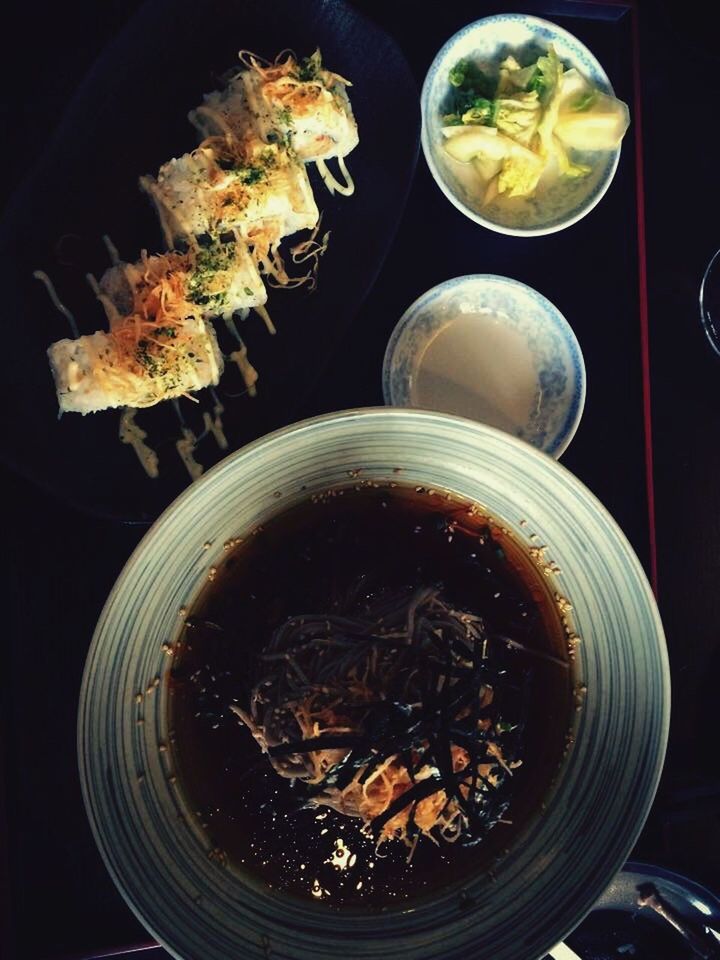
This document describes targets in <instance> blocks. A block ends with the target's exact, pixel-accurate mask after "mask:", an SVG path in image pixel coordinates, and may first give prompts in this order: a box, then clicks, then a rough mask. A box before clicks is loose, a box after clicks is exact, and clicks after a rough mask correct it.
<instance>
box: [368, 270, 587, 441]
mask: <svg viewBox="0 0 720 960" xmlns="http://www.w3.org/2000/svg"><path fill="white" fill-rule="evenodd" d="M481 311H484V312H489V313H490V314H492V315H494V317H496V318H497V322H498V323H503V324H504V325H506V326H507V327H508V329H509V331H512V334H513V342H514V343H515V344H518V345H519V344H522V349H523V350H524V351H526V354H527V359H528V360H529V366H530V369H531V370H532V377H533V378H534V382H532V383H523V384H522V385H521V387H522V389H523V391H524V392H525V393H526V394H527V396H528V398H530V396H532V403H529V404H527V407H526V416H525V417H524V418H523V419H522V420H517V421H512V422H511V421H509V420H508V421H506V422H500V420H495V421H494V422H491V423H490V426H496V427H499V428H501V429H504V430H506V431H507V432H509V433H512V434H513V435H514V436H516V437H519V438H520V439H521V440H526V441H527V442H528V443H531V444H532V445H533V446H534V447H537V448H538V449H539V450H542V451H544V452H545V453H549V454H551V455H552V456H555V457H559V456H560V455H561V454H562V453H563V452H564V451H565V450H566V449H567V447H568V445H569V443H570V440H571V439H572V437H573V436H574V434H575V431H576V429H577V426H578V424H579V422H580V418H581V416H582V411H583V407H584V403H585V364H584V361H583V357H582V352H581V350H580V345H579V344H578V341H577V338H576V337H575V334H574V333H573V330H572V328H571V327H570V325H569V323H568V322H567V320H566V319H565V318H564V317H563V315H562V314H561V313H560V311H559V310H558V309H557V308H556V307H555V306H554V305H553V304H552V303H551V302H550V301H549V300H548V299H547V298H546V297H544V296H542V294H540V293H538V292H537V291H536V290H533V289H532V287H528V286H527V285H526V284H524V283H520V282H519V281H517V280H510V279H508V278H507V277H498V276H494V275H492V274H477V275H472V276H467V277H458V278H456V279H454V280H447V281H446V282H445V283H441V284H439V285H438V286H437V287H433V288H432V289H431V290H429V291H428V292H427V293H425V294H423V295H422V296H421V297H420V298H419V299H418V300H416V301H415V303H413V304H412V306H411V307H409V308H408V310H407V311H406V312H405V313H404V314H403V316H402V317H401V319H400V321H399V322H398V324H397V326H396V327H395V329H394V331H393V333H392V335H391V337H390V340H389V342H388V346H387V349H386V352H385V360H384V363H383V374H382V376H383V396H384V399H385V403H386V404H388V405H389V406H395V407H418V406H421V404H420V403H419V402H418V400H417V398H416V397H415V396H414V386H415V383H416V379H417V371H418V368H419V366H420V364H421V361H422V358H423V354H424V353H425V350H426V349H427V347H428V344H429V343H430V342H431V341H432V340H433V339H434V338H435V337H436V336H437V334H438V333H439V332H440V331H441V330H442V329H443V328H444V327H445V326H446V325H447V324H448V323H449V322H450V321H451V320H452V319H455V318H457V317H458V316H460V315H461V314H471V315H473V314H479V313H480V312H481ZM482 335H483V328H482V326H480V325H479V326H478V337H479V338H481V337H482ZM506 361H507V358H506V357H504V356H502V355H499V356H498V357H497V363H498V365H499V366H501V365H502V364H503V363H504V362H506ZM514 375H515V372H514V371H513V369H511V368H510V367H509V366H508V377H512V376H514ZM443 409H444V410H445V412H447V413H459V412H461V411H458V410H452V409H450V408H449V407H447V408H446V407H443Z"/></svg>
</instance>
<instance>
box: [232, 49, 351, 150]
mask: <svg viewBox="0 0 720 960" xmlns="http://www.w3.org/2000/svg"><path fill="white" fill-rule="evenodd" d="M249 63H250V69H248V70H244V71H242V72H241V73H240V74H239V76H238V78H237V79H236V80H234V81H233V82H232V83H231V84H230V85H229V87H228V88H227V91H226V98H227V99H228V100H229V101H230V102H231V103H236V102H237V101H238V96H237V94H236V92H235V91H236V89H237V86H238V84H242V87H243V88H244V92H245V100H246V102H247V105H248V107H249V113H250V114H251V115H252V116H253V118H254V122H255V124H256V127H257V129H258V132H259V134H260V136H261V137H262V139H263V140H265V141H266V142H272V140H273V138H278V137H280V138H281V139H285V140H286V142H288V143H289V144H291V146H292V149H293V150H294V151H295V154H296V155H297V157H298V159H300V160H302V161H303V162H305V163H309V162H312V161H317V160H329V159H330V158H332V157H345V156H347V154H348V153H350V151H351V150H353V149H354V148H355V147H356V146H357V144H358V131H357V124H356V123H355V117H354V116H353V112H352V107H351V106H350V100H349V99H348V96H347V93H346V89H345V88H346V87H347V86H348V85H349V84H348V82H347V81H346V80H344V79H343V78H342V77H340V76H338V75H337V74H335V73H331V72H330V71H329V70H325V69H324V68H323V66H322V62H321V59H320V52H319V51H316V52H315V53H314V54H313V55H312V57H308V58H307V59H305V60H302V61H300V62H298V61H297V60H295V58H294V57H292V56H288V57H287V59H285V60H284V61H283V62H281V63H276V64H271V65H269V66H265V67H263V66H261V65H260V64H259V63H258V61H257V60H256V59H254V58H250V61H249Z"/></svg>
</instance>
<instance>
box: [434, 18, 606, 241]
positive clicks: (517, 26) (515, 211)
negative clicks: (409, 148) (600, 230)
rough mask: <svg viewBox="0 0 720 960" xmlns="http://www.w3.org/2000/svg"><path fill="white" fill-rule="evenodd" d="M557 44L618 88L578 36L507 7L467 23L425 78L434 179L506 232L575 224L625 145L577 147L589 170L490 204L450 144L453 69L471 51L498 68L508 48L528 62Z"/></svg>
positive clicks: (567, 58)
mask: <svg viewBox="0 0 720 960" xmlns="http://www.w3.org/2000/svg"><path fill="white" fill-rule="evenodd" d="M550 44H552V45H553V46H554V48H555V50H556V52H557V54H558V56H559V57H560V59H561V60H562V61H563V63H564V64H565V65H566V66H567V67H575V68H576V69H577V70H578V71H579V72H580V73H582V74H583V76H584V77H585V78H586V79H587V80H589V81H590V82H591V83H592V84H593V85H594V86H595V87H597V88H598V89H600V90H602V91H603V92H604V93H608V94H612V93H613V89H612V86H611V84H610V81H609V79H608V76H607V74H606V73H605V71H604V70H603V68H602V67H601V65H600V63H599V62H598V60H597V59H596V58H595V57H594V56H593V54H592V53H591V52H590V51H589V50H588V48H587V47H586V46H585V45H584V44H583V43H581V42H580V41H579V40H578V39H577V37H574V36H573V35H572V34H571V33H568V31H567V30H564V29H563V28H562V27H559V26H557V25H556V24H554V23H550V22H549V21H547V20H542V19H540V18H539V17H532V16H527V15H526V14H519V13H501V14H498V15H497V16H492V17H485V18H484V19H482V20H477V21H476V22H475V23H470V24H468V25H467V26H466V27H463V28H462V30H460V31H458V33H456V34H455V36H453V37H451V38H450V39H449V40H448V41H447V43H446V44H445V45H444V46H443V47H442V49H441V50H440V52H439V53H438V54H437V56H436V57H435V59H434V60H433V62H432V64H431V66H430V69H429V70H428V73H427V76H426V77H425V82H424V84H423V88H422V94H421V101H420V102H421V107H422V148H423V152H424V154H425V159H426V161H427V163H428V166H429V167H430V172H431V173H432V175H433V177H434V178H435V182H436V183H437V185H438V186H439V187H440V189H441V190H442V192H443V193H444V194H445V196H446V197H447V198H448V200H450V201H451V202H452V203H454V204H455V206H456V207H457V208H458V210H461V211H462V212H463V213H464V214H465V215H466V216H468V217H470V219H471V220H475V222H476V223H480V224H482V225H483V226H484V227H488V228H489V229H490V230H495V231H497V232H499V233H507V234H511V235H514V236H540V235H542V234H547V233H555V232H556V231H558V230H564V229H565V227H569V226H571V225H572V224H573V223H576V222H577V221H578V220H580V219H581V218H582V217H584V216H585V215H586V214H587V213H589V212H590V211H591V210H592V209H593V207H594V206H595V205H596V204H597V203H599V202H600V200H601V199H602V197H603V195H604V194H605V192H606V191H607V189H608V187H609V186H610V183H611V181H612V179H613V177H614V175H615V170H616V169H617V165H618V162H619V160H620V148H619V147H618V148H617V149H616V150H611V151H593V152H588V153H583V154H578V155H577V156H576V158H575V159H576V161H577V162H578V163H582V164H587V165H588V166H590V168H591V172H590V173H589V175H587V176H585V177H578V178H570V177H560V178H551V179H549V180H545V182H544V181H543V180H541V182H540V184H539V186H538V188H537V190H536V191H535V193H534V194H533V195H532V196H530V197H527V198H526V197H517V198H513V199H508V198H505V197H499V198H496V199H495V200H493V201H492V202H490V203H488V204H484V203H483V202H482V196H481V192H480V191H479V183H478V179H477V175H475V174H474V173H473V172H472V169H471V165H470V164H467V163H459V162H458V161H457V160H454V159H452V158H451V157H450V156H449V155H448V154H447V153H446V151H445V150H444V149H443V134H442V126H443V124H442V116H443V115H444V114H445V113H447V109H446V106H445V101H446V100H447V96H448V92H449V91H450V84H449V81H448V75H449V73H450V70H451V69H452V68H453V67H454V66H455V65H456V63H457V62H458V61H459V60H462V59H464V58H468V59H470V60H471V61H473V62H474V63H476V64H477V65H479V66H481V67H485V68H486V69H487V71H488V73H490V74H491V75H492V74H497V69H498V66H499V64H500V61H501V60H503V59H504V58H505V57H506V56H508V55H509V54H513V55H514V56H516V57H517V59H518V60H519V61H520V62H521V63H523V64H524V63H529V62H532V61H533V60H534V59H536V58H537V57H538V56H539V55H540V54H542V53H545V52H546V51H547V49H548V46H549V45H550Z"/></svg>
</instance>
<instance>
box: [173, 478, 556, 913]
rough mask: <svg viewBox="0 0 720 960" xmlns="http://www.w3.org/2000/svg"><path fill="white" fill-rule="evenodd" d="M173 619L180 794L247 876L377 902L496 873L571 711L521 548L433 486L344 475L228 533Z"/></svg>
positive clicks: (537, 577) (547, 600) (537, 805)
mask: <svg viewBox="0 0 720 960" xmlns="http://www.w3.org/2000/svg"><path fill="white" fill-rule="evenodd" d="M240 537H242V538H243V539H242V540H238V541H237V542H236V541H233V543H231V544H229V545H228V551H227V554H226V556H225V558H224V560H223V562H222V563H220V564H219V565H218V566H217V572H216V574H215V576H214V578H213V579H212V582H209V583H208V584H207V586H206V587H205V589H204V591H203V592H202V594H201V595H200V597H199V598H198V600H197V602H196V603H195V605H194V607H193V609H192V610H191V611H190V613H189V615H188V617H187V621H186V623H187V626H186V628H185V631H184V634H183V637H182V639H181V642H180V644H179V646H178V652H177V653H176V655H175V661H174V664H173V670H172V682H171V695H172V706H171V711H172V717H171V725H172V727H173V729H174V740H173V743H174V751H175V754H176V760H177V764H178V768H179V773H180V779H181V783H182V785H183V789H184V792H185V795H186V796H187V798H188V800H189V803H190V805H191V807H192V809H193V811H194V812H195V815H196V817H197V819H198V821H199V822H200V824H201V825H202V827H203V829H204V830H205V831H206V832H207V834H208V836H209V837H210V838H211V840H212V843H213V845H214V847H215V848H216V850H218V851H222V854H220V855H221V856H222V857H223V859H224V858H225V857H227V861H228V863H229V865H230V866H231V867H232V868H234V869H236V870H239V871H241V872H242V873H243V874H244V875H245V876H246V877H247V878H248V879H249V880H250V881H251V882H255V883H257V884H261V885H264V886H269V887H270V888H272V889H274V890H276V891H282V893H283V894H284V895H287V894H291V895H295V896H298V897H302V898H310V899H315V900H318V901H324V902H326V903H327V904H329V905H339V904H343V905H348V906H352V905H355V906H358V907H362V908H370V907H372V908H383V907H390V906H392V905H393V904H400V903H402V902H403V901H407V900H410V899H415V898H418V897H422V896H423V895H427V894H429V893H431V892H432V891H433V890H434V889H436V888H438V887H441V886H446V885H448V884H450V883H452V882H455V881H461V880H462V879H463V878H464V877H467V876H468V875H469V874H471V873H475V872H476V871H477V870H478V869H480V870H487V871H488V872H489V871H491V870H492V866H493V863H494V862H496V860H497V858H498V857H500V856H502V853H503V851H504V850H505V849H506V848H508V847H509V846H510V845H511V844H512V843H513V842H514V838H516V837H517V835H518V832H519V831H520V830H521V829H522V828H523V826H525V825H527V823H528V819H529V818H530V817H532V816H533V815H535V814H538V813H539V812H540V810H541V805H542V801H543V797H544V796H545V795H546V794H547V792H548V790H549V789H550V787H551V784H552V781H553V779H554V777H555V776H556V774H557V771H558V768H559V765H560V762H561V759H562V757H563V752H564V750H565V749H566V742H567V736H568V732H569V730H570V726H571V720H572V717H573V716H574V703H573V669H572V663H571V662H570V661H569V660H568V653H567V648H568V644H567V634H566V627H565V626H564V624H563V622H562V614H563V613H564V612H565V613H566V612H567V610H566V607H567V605H566V606H565V607H564V608H563V607H560V608H559V607H558V603H557V599H556V597H554V596H553V593H552V592H551V589H550V585H549V582H548V580H547V578H546V577H545V576H544V574H543V572H541V570H540V569H539V567H538V565H537V563H536V559H537V555H536V558H535V559H534V558H533V557H531V556H530V555H529V554H530V551H528V550H527V549H525V548H522V547H521V546H520V544H519V543H518V541H517V540H516V539H515V538H514V537H513V536H512V535H511V534H510V533H509V532H508V531H507V530H506V529H505V528H504V527H503V526H502V523H501V522H500V521H499V520H495V519H493V518H490V517H488V516H486V515H485V514H483V512H482V510H481V509H480V508H479V507H477V506H475V505H472V504H469V503H467V502H465V501H461V500H459V499H457V498H455V497H452V496H450V495H449V494H445V493H440V492H436V491H429V490H425V489H423V488H409V487H405V486H403V485H400V484H396V483H392V484H389V483H387V484H374V485H363V484H358V485H356V486H354V487H348V488H344V489H336V490H332V491H329V492H328V493H327V494H323V495H320V496H315V497H313V498H312V499H311V500H308V501H305V502H303V503H300V504H298V505H296V506H293V507H290V508H289V509H286V510H285V511H284V512H281V513H279V514H277V515H276V516H275V517H273V518H272V519H271V520H270V521H269V522H268V523H266V524H265V526H264V527H263V528H261V529H258V530H257V531H250V532H247V533H246V534H240Z"/></svg>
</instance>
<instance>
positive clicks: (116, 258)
mask: <svg viewBox="0 0 720 960" xmlns="http://www.w3.org/2000/svg"><path fill="white" fill-rule="evenodd" d="M103 243H104V244H105V246H106V248H107V252H108V256H109V257H110V262H111V263H112V265H113V266H114V267H117V266H118V265H119V264H120V254H119V253H118V248H117V247H116V246H115V244H114V243H113V242H112V240H111V239H110V237H109V236H108V235H107V234H106V233H104V234H103Z"/></svg>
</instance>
